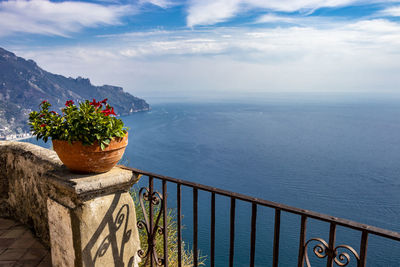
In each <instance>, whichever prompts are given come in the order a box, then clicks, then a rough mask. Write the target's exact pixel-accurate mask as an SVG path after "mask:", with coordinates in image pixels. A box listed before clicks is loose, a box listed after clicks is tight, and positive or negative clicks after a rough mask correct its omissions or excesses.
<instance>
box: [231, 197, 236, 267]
mask: <svg viewBox="0 0 400 267" xmlns="http://www.w3.org/2000/svg"><path fill="white" fill-rule="evenodd" d="M235 200H236V199H235V198H234V197H231V221H230V239H229V267H233V259H234V254H235V207H236V202H235Z"/></svg>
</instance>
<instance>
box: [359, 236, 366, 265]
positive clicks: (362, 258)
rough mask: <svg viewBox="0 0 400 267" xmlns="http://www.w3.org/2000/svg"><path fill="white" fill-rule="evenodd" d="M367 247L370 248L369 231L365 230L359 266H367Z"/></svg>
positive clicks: (362, 237)
mask: <svg viewBox="0 0 400 267" xmlns="http://www.w3.org/2000/svg"><path fill="white" fill-rule="evenodd" d="M367 248H368V232H367V231H363V232H362V234H361V244H360V261H359V263H358V267H365V266H366V265H367Z"/></svg>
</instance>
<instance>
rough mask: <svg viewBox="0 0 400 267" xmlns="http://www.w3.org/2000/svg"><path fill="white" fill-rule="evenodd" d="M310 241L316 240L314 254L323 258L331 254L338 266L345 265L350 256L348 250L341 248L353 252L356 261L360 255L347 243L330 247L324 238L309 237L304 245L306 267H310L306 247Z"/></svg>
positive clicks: (358, 260)
mask: <svg viewBox="0 0 400 267" xmlns="http://www.w3.org/2000/svg"><path fill="white" fill-rule="evenodd" d="M311 242H318V243H317V244H316V245H315V246H314V248H313V252H314V254H315V256H317V257H318V258H320V259H323V258H325V257H327V256H331V258H332V259H333V261H334V262H335V263H336V264H337V265H338V266H347V265H348V264H349V263H350V258H351V257H350V254H349V253H348V252H346V251H343V250H347V251H349V252H350V253H351V254H353V256H354V257H355V258H356V260H357V263H359V262H360V256H359V255H358V253H357V251H356V250H355V249H354V248H352V247H350V246H348V245H339V246H337V247H335V248H333V249H332V248H330V247H329V245H328V243H327V242H326V241H325V240H323V239H322V238H311V239H310V240H308V241H307V242H306V244H305V245H304V253H305V260H306V264H307V266H308V267H311V264H310V259H309V258H308V253H307V247H308V244H310V243H311Z"/></svg>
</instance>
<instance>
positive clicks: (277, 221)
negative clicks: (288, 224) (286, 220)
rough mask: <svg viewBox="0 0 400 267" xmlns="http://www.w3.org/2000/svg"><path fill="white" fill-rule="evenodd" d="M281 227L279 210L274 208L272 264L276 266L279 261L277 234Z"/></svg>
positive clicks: (278, 234)
mask: <svg viewBox="0 0 400 267" xmlns="http://www.w3.org/2000/svg"><path fill="white" fill-rule="evenodd" d="M280 229H281V210H280V209H275V226H274V252H273V260H272V266H273V267H278V262H279V236H280Z"/></svg>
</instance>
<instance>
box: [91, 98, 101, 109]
mask: <svg viewBox="0 0 400 267" xmlns="http://www.w3.org/2000/svg"><path fill="white" fill-rule="evenodd" d="M101 102H102V101H101ZM101 102H96V99H94V98H93V101H92V102H90V103H89V105H92V106H94V107H96V108H98V107H101Z"/></svg>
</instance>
